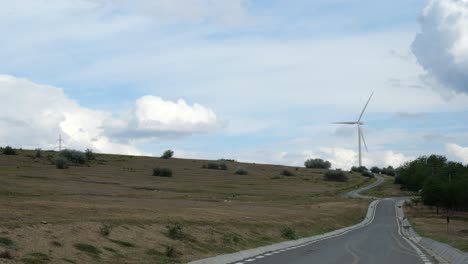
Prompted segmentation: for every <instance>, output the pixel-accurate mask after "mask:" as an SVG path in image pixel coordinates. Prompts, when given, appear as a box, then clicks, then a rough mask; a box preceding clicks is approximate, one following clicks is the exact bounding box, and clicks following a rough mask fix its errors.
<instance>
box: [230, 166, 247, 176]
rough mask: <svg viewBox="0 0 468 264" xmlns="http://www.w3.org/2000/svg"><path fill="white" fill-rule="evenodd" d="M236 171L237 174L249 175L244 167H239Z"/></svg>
mask: <svg viewBox="0 0 468 264" xmlns="http://www.w3.org/2000/svg"><path fill="white" fill-rule="evenodd" d="M234 173H235V174H237V175H247V174H249V172H248V171H247V169H245V168H242V167H239V168H237V169H236V171H235V172H234Z"/></svg>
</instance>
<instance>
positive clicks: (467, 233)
mask: <svg viewBox="0 0 468 264" xmlns="http://www.w3.org/2000/svg"><path fill="white" fill-rule="evenodd" d="M405 214H406V215H407V216H408V219H409V220H410V222H411V224H412V225H413V228H414V229H415V230H416V232H418V233H419V234H420V235H421V236H424V237H428V238H432V239H434V240H437V241H440V242H443V243H447V244H449V245H451V246H453V247H455V248H458V249H460V250H463V251H465V252H468V212H452V211H451V212H450V215H451V220H450V225H449V230H448V233H447V212H445V210H442V209H441V210H440V211H439V214H437V211H436V209H435V208H430V207H428V206H422V205H418V206H415V205H413V206H410V207H409V206H405Z"/></svg>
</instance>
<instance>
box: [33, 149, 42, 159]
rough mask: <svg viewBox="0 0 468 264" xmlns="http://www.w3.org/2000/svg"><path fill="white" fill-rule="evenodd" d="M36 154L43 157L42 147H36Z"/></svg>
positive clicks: (37, 156)
mask: <svg viewBox="0 0 468 264" xmlns="http://www.w3.org/2000/svg"><path fill="white" fill-rule="evenodd" d="M34 156H35V157H36V158H40V157H42V149H40V148H38V149H36V154H35V155H34Z"/></svg>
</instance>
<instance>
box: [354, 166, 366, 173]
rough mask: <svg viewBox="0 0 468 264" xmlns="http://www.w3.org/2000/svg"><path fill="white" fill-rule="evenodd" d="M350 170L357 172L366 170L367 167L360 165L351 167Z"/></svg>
mask: <svg viewBox="0 0 468 264" xmlns="http://www.w3.org/2000/svg"><path fill="white" fill-rule="evenodd" d="M351 171H352V172H359V173H363V172H365V171H368V169H367V168H366V167H365V166H361V167H355V166H353V167H351Z"/></svg>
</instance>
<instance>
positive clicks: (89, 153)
mask: <svg viewBox="0 0 468 264" xmlns="http://www.w3.org/2000/svg"><path fill="white" fill-rule="evenodd" d="M85 156H86V159H87V160H88V161H89V160H95V159H96V155H95V154H94V152H93V151H92V150H90V149H87V150H86V151H85Z"/></svg>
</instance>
